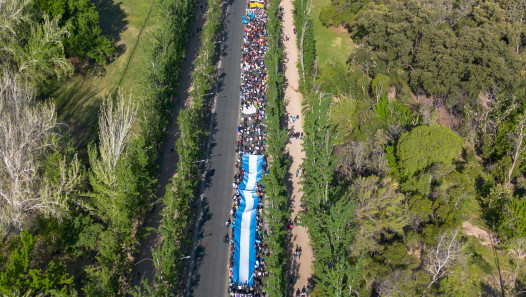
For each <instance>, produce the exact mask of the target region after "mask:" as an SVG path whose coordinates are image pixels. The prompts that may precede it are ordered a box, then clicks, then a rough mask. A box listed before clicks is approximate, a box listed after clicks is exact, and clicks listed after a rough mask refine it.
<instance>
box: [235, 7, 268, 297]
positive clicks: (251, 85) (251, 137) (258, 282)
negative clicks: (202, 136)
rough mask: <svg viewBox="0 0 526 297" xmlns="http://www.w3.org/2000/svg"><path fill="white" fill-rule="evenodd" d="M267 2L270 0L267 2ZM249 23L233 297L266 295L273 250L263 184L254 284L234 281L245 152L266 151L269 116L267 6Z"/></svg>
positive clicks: (239, 130) (239, 128)
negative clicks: (268, 240)
mask: <svg viewBox="0 0 526 297" xmlns="http://www.w3.org/2000/svg"><path fill="white" fill-rule="evenodd" d="M265 4H266V3H265ZM243 23H244V24H245V29H244V38H243V46H242V48H241V50H242V53H243V58H242V60H241V86H240V88H241V98H240V100H241V107H240V112H241V120H240V123H239V125H238V126H237V134H238V140H237V148H236V154H237V161H236V174H235V176H234V183H233V185H232V187H233V190H234V194H233V196H232V200H233V201H234V202H233V207H232V210H231V211H230V214H229V218H228V220H227V222H226V226H227V227H228V228H230V230H231V231H230V237H229V236H228V234H227V235H226V236H225V242H229V243H230V249H231V253H230V265H229V284H228V287H229V293H230V296H232V297H263V296H266V292H265V290H264V288H263V280H262V278H263V277H264V276H266V275H268V271H267V270H266V268H267V264H266V263H265V258H266V256H267V255H268V253H269V251H268V248H267V245H266V243H265V241H264V240H263V239H264V237H265V235H266V230H265V229H264V227H263V217H262V212H263V196H264V191H265V189H264V187H263V185H262V184H259V185H258V186H257V196H258V198H259V204H258V206H257V213H258V214H257V216H256V222H257V225H256V243H255V250H256V263H255V268H254V274H253V284H252V285H251V286H248V285H247V284H238V283H234V280H233V278H232V276H233V266H234V258H233V255H234V250H235V245H234V236H233V235H234V234H233V232H234V227H235V215H236V211H237V209H238V207H239V205H240V202H241V197H240V196H239V192H238V187H239V185H240V184H241V182H242V180H243V175H244V172H243V164H242V156H243V154H250V155H264V154H265V143H266V139H267V133H266V132H265V125H264V123H263V120H264V119H265V117H266V114H265V107H266V105H267V97H266V92H267V81H266V79H267V77H266V73H267V69H266V66H265V61H264V58H265V53H266V50H267V29H266V23H267V13H266V11H265V9H263V8H253V9H247V13H246V15H245V16H244V17H243ZM264 158H265V159H264V162H263V171H264V172H265V173H266V174H268V170H267V162H266V156H265V157H264Z"/></svg>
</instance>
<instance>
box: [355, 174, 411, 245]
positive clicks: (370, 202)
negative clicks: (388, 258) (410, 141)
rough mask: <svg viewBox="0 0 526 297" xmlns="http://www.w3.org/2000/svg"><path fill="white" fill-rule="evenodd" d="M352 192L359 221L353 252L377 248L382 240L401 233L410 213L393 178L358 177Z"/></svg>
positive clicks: (357, 222)
mask: <svg viewBox="0 0 526 297" xmlns="http://www.w3.org/2000/svg"><path fill="white" fill-rule="evenodd" d="M352 193H353V201H354V203H355V204H356V224H357V225H358V228H357V229H358V230H357V234H356V239H355V240H354V242H353V253H355V254H359V253H360V252H363V251H366V252H377V251H379V250H381V245H380V244H381V242H382V241H384V240H390V239H392V238H393V237H394V236H401V235H403V234H404V231H403V230H404V227H406V226H407V225H408V224H409V216H408V212H407V206H406V204H405V202H404V201H405V196H404V195H403V194H402V193H400V192H399V191H398V184H397V183H396V182H393V181H391V180H390V179H389V178H386V179H383V180H382V179H380V178H378V177H376V176H371V177H366V178H359V179H357V180H356V181H355V183H354V185H353V191H352Z"/></svg>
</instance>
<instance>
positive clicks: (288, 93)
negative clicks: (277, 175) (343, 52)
mask: <svg viewBox="0 0 526 297" xmlns="http://www.w3.org/2000/svg"><path fill="white" fill-rule="evenodd" d="M281 6H282V9H283V38H285V40H284V45H285V52H286V59H285V79H286V82H287V88H286V89H285V100H287V107H286V111H287V114H288V128H289V131H290V133H291V136H292V137H291V138H290V142H289V143H288V144H287V147H286V151H287V152H288V153H289V156H290V160H291V166H290V169H289V173H290V176H291V178H290V185H289V191H290V193H289V194H290V197H291V201H290V206H291V207H292V219H293V220H294V219H295V218H296V216H297V215H298V213H299V211H300V210H301V197H302V192H301V185H300V184H299V182H300V179H301V172H300V171H301V170H300V165H301V163H302V160H303V158H305V152H303V151H302V147H303V136H302V133H303V115H302V114H301V107H302V100H303V96H302V95H301V93H300V92H299V78H300V77H299V73H298V68H297V67H296V65H297V64H298V48H297V47H296V34H295V32H296V30H295V28H294V18H293V10H294V7H293V5H292V1H291V0H283V1H281ZM290 247H291V250H290V256H291V260H290V263H291V266H290V267H291V269H290V270H289V273H290V275H289V288H288V289H289V295H292V296H297V295H300V294H302V291H303V290H304V289H305V291H306V290H307V289H308V282H309V279H310V277H311V265H312V260H313V254H312V249H311V247H310V245H309V234H308V232H307V229H306V228H305V227H303V226H300V225H298V224H294V228H292V230H291V245H290ZM297 252H298V253H297Z"/></svg>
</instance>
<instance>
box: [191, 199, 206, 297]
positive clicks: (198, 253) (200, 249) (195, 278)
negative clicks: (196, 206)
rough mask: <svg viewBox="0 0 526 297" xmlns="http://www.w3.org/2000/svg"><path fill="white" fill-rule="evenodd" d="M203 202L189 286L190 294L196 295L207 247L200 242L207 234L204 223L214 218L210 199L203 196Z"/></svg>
mask: <svg viewBox="0 0 526 297" xmlns="http://www.w3.org/2000/svg"><path fill="white" fill-rule="evenodd" d="M202 199H203V200H202V202H201V203H202V204H201V213H200V219H199V222H198V230H199V231H198V234H197V242H198V244H197V245H196V247H195V251H194V253H195V254H194V262H193V263H191V265H193V267H192V271H193V273H192V275H191V276H190V280H189V281H190V285H189V286H188V296H194V290H195V288H197V287H199V281H200V279H201V274H200V272H199V271H200V270H199V268H200V267H201V265H202V263H203V259H204V256H205V247H204V246H203V245H202V244H200V243H199V242H201V239H203V238H204V237H205V236H206V235H205V234H204V225H205V224H206V222H208V221H209V220H210V219H212V213H211V212H210V207H209V206H208V200H207V198H206V197H203V198H202Z"/></svg>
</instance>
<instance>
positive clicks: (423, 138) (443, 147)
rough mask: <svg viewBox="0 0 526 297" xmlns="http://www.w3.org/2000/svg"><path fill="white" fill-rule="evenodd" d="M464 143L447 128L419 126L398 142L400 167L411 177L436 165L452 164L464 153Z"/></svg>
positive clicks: (403, 135)
mask: <svg viewBox="0 0 526 297" xmlns="http://www.w3.org/2000/svg"><path fill="white" fill-rule="evenodd" d="M462 146H463V141H462V138H460V136H458V134H456V133H455V132H453V131H451V130H450V129H448V128H447V127H445V126H440V125H431V126H419V127H416V128H414V129H413V130H412V131H410V132H406V133H404V134H402V136H401V137H400V139H399V141H398V148H397V153H398V158H399V160H400V167H401V169H402V172H403V173H404V174H405V175H406V176H411V175H413V174H415V173H417V172H419V171H421V170H423V169H426V168H428V167H429V166H431V165H432V164H434V163H445V164H448V163H451V162H452V161H453V160H454V159H455V158H457V157H458V156H459V155H460V153H461V151H462Z"/></svg>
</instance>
